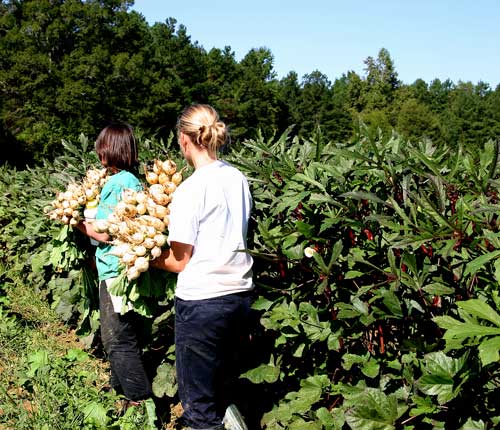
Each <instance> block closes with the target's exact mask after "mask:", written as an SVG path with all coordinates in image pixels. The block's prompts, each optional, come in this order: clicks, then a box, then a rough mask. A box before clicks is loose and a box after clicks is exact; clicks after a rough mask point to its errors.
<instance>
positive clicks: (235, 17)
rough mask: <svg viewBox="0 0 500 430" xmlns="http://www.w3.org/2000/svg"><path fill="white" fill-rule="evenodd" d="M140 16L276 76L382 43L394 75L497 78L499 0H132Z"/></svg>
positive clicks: (350, 59)
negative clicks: (256, 62) (259, 57)
mask: <svg viewBox="0 0 500 430" xmlns="http://www.w3.org/2000/svg"><path fill="white" fill-rule="evenodd" d="M133 9H134V10H136V11H138V12H140V13H141V14H142V15H144V17H145V18H146V20H147V21H148V22H149V23H150V24H153V23H154V22H164V21H165V19H166V18H168V17H173V18H175V19H177V22H178V24H183V25H185V26H186V28H187V33H188V34H189V35H190V36H191V40H192V41H193V42H194V41H197V42H198V43H199V44H200V45H201V46H203V47H204V48H205V49H206V50H210V49H211V48H213V47H216V48H224V46H226V45H229V46H231V48H232V50H233V51H234V52H235V56H236V59H237V60H238V61H239V60H241V58H242V57H244V55H245V54H246V53H247V52H248V51H249V50H250V49H252V48H259V47H266V48H269V49H270V50H271V52H272V53H273V56H274V70H275V72H276V74H277V77H278V78H282V77H284V76H285V75H286V74H287V73H288V72H290V71H291V70H294V71H295V72H297V74H298V75H299V78H301V77H302V76H303V75H304V74H306V73H311V72H312V71H314V70H319V71H320V72H322V73H324V74H325V75H326V76H328V78H329V79H330V81H332V82H333V81H334V80H335V79H336V78H339V77H341V76H342V74H344V73H347V72H348V71H349V70H353V71H355V72H357V73H359V74H360V75H364V63H363V61H364V60H365V59H366V58H367V57H368V56H372V57H376V56H377V54H378V52H379V50H380V49H381V48H386V49H387V50H388V51H389V53H390V54H391V57H392V59H393V61H394V64H395V67H396V71H397V72H398V75H399V78H400V79H401V80H402V81H403V82H405V83H407V84H409V83H412V82H414V81H415V80H416V79H418V78H421V79H423V80H424V81H426V82H431V81H432V80H433V79H435V78H439V79H441V80H445V79H448V78H449V79H451V80H452V81H453V82H455V83H457V82H458V81H459V80H462V81H471V82H472V83H474V84H476V83H477V82H479V81H484V82H487V83H489V84H490V86H491V87H492V88H495V87H496V86H497V85H498V84H500V0H476V1H473V0H419V1H417V0H413V1H410V0H399V1H396V0H341V1H338V0H329V1H328V0H316V1H306V0H301V1H298V0H288V1H284V0H267V1H264V0H250V1H248V0H246V1H241V2H239V1H238V0H231V1H230V0H211V1H207V0H205V1H201V0H184V1H179V0H178V1H175V2H173V1H172V2H170V1H166V0H136V1H135V5H134V6H133Z"/></svg>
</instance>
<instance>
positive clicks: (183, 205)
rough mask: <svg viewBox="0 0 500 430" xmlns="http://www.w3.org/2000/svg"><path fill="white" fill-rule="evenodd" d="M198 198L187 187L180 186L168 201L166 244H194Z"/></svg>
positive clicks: (196, 232)
mask: <svg viewBox="0 0 500 430" xmlns="http://www.w3.org/2000/svg"><path fill="white" fill-rule="evenodd" d="M198 202H199V200H198V198H197V196H195V195H193V193H191V192H189V190H188V189H186V188H183V187H182V186H180V187H179V188H178V189H177V190H176V191H175V193H174V195H173V199H172V203H170V216H169V225H168V244H169V245H170V243H171V242H180V243H185V244H187V245H195V243H196V237H197V236H198V229H199V210H198V208H197V204H198Z"/></svg>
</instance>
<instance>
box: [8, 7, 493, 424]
mask: <svg viewBox="0 0 500 430" xmlns="http://www.w3.org/2000/svg"><path fill="white" fill-rule="evenodd" d="M130 5H131V2H127V1H120V0H116V1H115V0H113V1H109V0H101V1H97V0H90V1H85V2H81V1H77V0H68V1H58V2H52V1H33V0H22V1H12V0H9V1H2V2H1V3H0V8H1V13H0V35H1V37H0V52H2V55H1V57H0V64H1V66H2V67H0V83H1V87H0V88H1V94H2V96H1V98H0V142H1V144H2V147H3V148H5V149H6V150H5V151H2V154H3V157H5V159H4V160H2V161H3V163H2V166H1V167H0V178H1V180H0V197H1V198H0V293H1V294H2V297H1V298H2V302H1V303H3V304H4V306H3V307H1V308H0V311H1V312H2V313H3V314H2V325H1V327H2V330H4V331H5V332H7V334H8V333H10V332H11V331H12V332H13V333H14V332H17V331H16V330H17V329H15V327H14V325H15V323H14V322H12V321H13V319H12V318H13V317H15V311H14V310H10V311H9V304H8V300H7V299H6V298H4V295H5V297H8V295H9V294H15V292H16V291H18V290H17V289H18V288H21V287H23V288H26V287H28V288H30V289H31V290H32V293H33V295H34V296H36V297H41V298H42V299H43V300H46V301H47V302H48V303H50V305H51V306H52V308H53V309H54V311H55V312H56V313H57V314H58V315H59V317H60V318H61V319H62V320H63V321H64V322H66V323H67V324H68V326H69V327H73V328H75V329H76V330H77V333H78V335H79V336H80V337H81V338H82V340H84V341H85V342H86V343H87V345H89V346H94V347H95V346H96V345H98V344H99V339H98V311H97V297H96V292H97V289H96V285H97V284H96V279H95V273H94V271H93V270H92V269H91V257H92V249H91V248H90V247H89V245H88V241H87V240H86V239H85V238H83V237H81V236H79V235H78V234H75V232H73V231H71V230H68V229H66V228H61V227H60V226H58V225H56V224H54V223H50V222H49V221H48V219H47V218H46V217H45V215H44V214H43V208H44V207H45V206H46V205H47V204H48V203H49V201H50V200H52V198H53V196H54V193H55V191H56V190H60V189H63V188H64V187H65V186H66V184H67V183H68V182H69V181H70V180H73V179H75V178H79V177H82V176H83V174H84V172H85V171H86V170H87V169H88V168H89V167H90V166H94V165H97V159H96V157H95V154H94V152H93V145H92V143H91V142H93V137H95V135H96V133H97V131H98V130H99V129H101V127H102V126H103V125H104V124H106V123H107V122H108V121H111V120H117V119H119V120H126V121H128V122H129V123H131V124H132V125H134V126H135V128H136V130H137V134H138V136H139V140H140V149H141V157H142V160H143V161H147V160H151V159H153V158H158V157H160V158H164V157H166V156H168V158H173V159H176V161H178V162H179V164H182V161H181V160H180V154H179V153H178V151H177V149H176V148H175V145H174V143H175V142H174V140H173V134H172V130H173V127H174V124H175V120H176V118H177V116H178V114H179V112H180V111H181V109H182V108H183V107H184V106H185V105H187V104H189V103H191V102H208V103H211V104H213V105H214V106H215V107H216V108H217V109H218V110H219V111H220V113H221V116H222V117H223V118H224V120H226V121H227V123H228V124H229V125H230V127H231V130H232V135H233V137H234V141H233V144H232V145H230V146H229V147H228V148H226V150H225V154H223V157H225V158H227V159H228V160H229V161H230V162H231V163H233V164H234V165H236V166H238V167H239V168H240V169H242V171H243V172H244V173H245V174H246V175H247V177H248V178H249V180H250V183H251V187H252V194H253V197H254V203H255V204H254V206H255V207H254V211H253V214H252V220H251V226H250V234H249V250H250V252H251V253H252V254H253V256H254V260H255V266H254V272H255V283H256V291H257V293H258V299H257V301H256V302H255V306H254V316H255V321H254V324H253V332H252V341H251V343H250V345H249V348H250V349H249V350H248V353H247V354H246V356H245V360H244V361H243V362H242V363H241V364H242V367H243V368H242V377H241V383H242V386H243V387H244V389H243V390H241V393H242V398H241V399H239V400H240V404H241V408H242V410H243V412H244V414H245V416H246V417H247V419H248V421H249V424H250V425H251V428H263V429H268V430H278V429H284V428H286V429H292V430H294V429H297V430H304V429H305V430H308V429H311V430H322V429H325V430H329V429H335V430H336V429H342V430H346V429H354V430H391V429H398V430H399V429H405V430H406V429H408V430H409V429H419V430H420V429H423V430H425V429H447V430H456V429H493V428H496V427H497V426H498V424H499V422H500V416H499V414H498V410H500V405H499V404H498V402H499V400H498V399H499V398H500V396H499V394H500V393H499V386H500V378H499V371H500V369H499V350H500V315H499V312H500V299H499V297H498V281H499V279H500V263H499V262H498V261H499V260H498V256H499V255H500V251H499V250H500V231H499V226H498V212H499V197H498V185H499V174H498V168H499V162H498V161H499V142H498V140H495V139H497V136H498V135H499V131H500V130H499V124H500V87H497V88H496V89H491V88H490V87H489V85H488V84H487V83H483V82H479V83H477V84H472V83H470V82H459V83H457V84H455V83H452V82H450V81H445V82H441V81H439V80H434V81H432V82H430V83H426V82H423V81H422V80H417V81H416V82H414V83H413V84H404V83H402V82H401V81H399V79H398V77H397V72H396V70H395V66H394V64H393V61H392V59H391V57H390V55H389V53H388V52H387V51H386V50H385V49H381V50H380V51H379V53H378V55H377V57H376V58H373V57H368V58H367V59H366V60H365V65H366V69H365V72H366V73H365V75H364V76H359V75H357V74H356V73H354V72H350V71H349V72H347V73H346V74H344V75H343V76H342V77H340V78H337V79H335V81H334V82H333V83H332V82H330V81H329V80H328V79H327V77H326V76H325V75H324V74H322V73H321V72H320V71H313V72H311V73H310V74H307V75H305V76H304V77H302V78H301V79H300V80H299V77H298V76H297V75H296V74H295V73H293V72H291V73H290V74H289V75H288V76H286V77H285V78H283V79H281V80H278V79H276V77H275V73H274V71H273V67H272V62H273V57H272V53H271V52H270V51H269V50H267V49H255V50H252V51H250V52H249V53H248V54H247V55H246V56H245V57H244V58H243V59H242V60H241V61H239V62H237V61H236V60H235V56H234V53H233V52H232V51H231V48H230V47H225V48H224V49H213V50H211V51H209V52H206V51H205V50H204V48H203V47H201V46H199V45H198V44H196V43H192V42H191V40H190V37H189V35H188V34H187V30H186V29H185V28H184V27H183V26H182V25H178V24H177V22H176V21H175V19H169V20H167V21H166V22H165V23H157V24H155V25H153V26H149V25H148V24H147V23H146V22H145V20H144V19H143V18H142V17H141V16H140V15H138V14H137V13H135V12H130V11H129V7H130ZM291 124H294V125H293V126H292V125H291ZM14 166H17V167H14ZM306 249H307V252H308V253H311V254H309V255H312V256H311V257H310V258H309V257H307V256H306V253H305V251H306ZM161 276H162V275H160V274H158V273H154V272H151V276H150V277H149V278H147V279H142V280H141V282H142V284H138V286H137V288H136V291H139V299H141V300H142V302H141V307H140V310H141V314H142V315H143V317H144V336H143V340H144V352H145V355H146V359H147V360H148V363H150V365H151V368H152V369H153V371H154V372H153V373H154V374H153V375H152V376H155V379H154V390H155V394H156V396H157V397H158V398H159V399H162V401H163V402H165V403H175V401H176V399H175V396H176V382H175V372H174V371H173V369H174V361H175V355H174V350H173V346H172V344H173V342H172V334H173V324H172V316H173V314H172V300H171V299H172V291H173V286H174V283H175V279H172V278H168V277H166V278H161ZM158 281H160V284H158ZM153 284H154V285H155V286H154V288H153V287H151V285H153ZM158 285H163V286H164V289H163V290H162V289H161V287H160V288H158ZM146 292H148V293H146ZM151 292H154V294H153V293H151ZM4 307H5V309H4ZM9 336H10V335H9ZM42 358H43V357H42ZM42 358H40V356H38V355H37V356H36V357H35V359H34V361H33V360H32V362H33V363H35V364H36V363H41V367H43V360H42ZM40 360H42V361H40ZM61 360H62V361H58V362H57V363H55V364H54V369H55V368H56V367H57V366H59V365H60V366H63V367H64V366H65V365H66V364H67V363H66V361H65V360H66V358H62V359H61ZM65 363H66V364H65ZM56 364H57V366H56ZM36 366H37V365H36ZM36 366H35V367H36ZM29 369H30V368H29V367H28V368H27V369H26V371H27V372H29ZM32 369H33V367H32ZM37 369H38V367H37ZM36 371H37V370H36V369H34V370H33V376H36ZM25 382H26V381H25ZM92 396H93V397H92V401H94V400H95V399H97V394H96V393H95V392H94V393H92ZM99 401H104V400H102V399H101V400H99ZM78 407H79V406H76V407H75V408H74V409H72V410H77V409H78ZM107 412H108V411H107V410H104V412H103V414H104V415H103V414H101V413H99V414H98V415H99V417H100V418H99V419H102V420H104V421H106V418H105V416H106V414H107ZM96 416H97V415H96ZM96 420H97V418H96ZM98 425H99V424H96V423H92V424H90V423H89V424H88V425H87V427H86V428H95V427H96V426H97V428H99V427H98ZM103 425H104V424H103ZM91 426H94V427H91Z"/></svg>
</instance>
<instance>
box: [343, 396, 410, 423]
mask: <svg viewBox="0 0 500 430" xmlns="http://www.w3.org/2000/svg"><path fill="white" fill-rule="evenodd" d="M348 403H349V409H348V410H347V411H346V414H345V417H346V421H347V424H348V425H349V427H350V428H351V429H353V430H394V429H395V428H396V421H397V419H398V418H399V417H400V416H401V415H402V414H403V413H404V411H405V410H406V406H404V405H398V400H397V397H396V396H395V395H394V394H390V395H386V394H385V393H384V392H383V391H381V390H379V389H376V388H366V389H365V390H363V392H362V393H361V394H358V395H354V396H352V397H349V401H348Z"/></svg>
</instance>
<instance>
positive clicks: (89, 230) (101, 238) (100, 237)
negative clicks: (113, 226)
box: [75, 221, 111, 243]
mask: <svg viewBox="0 0 500 430" xmlns="http://www.w3.org/2000/svg"><path fill="white" fill-rule="evenodd" d="M75 228H76V229H77V230H80V231H81V232H82V233H83V234H84V235H85V236H88V237H90V238H92V239H94V240H97V241H98V242H104V243H108V242H109V240H110V239H111V236H110V235H109V234H108V233H97V232H96V231H95V230H94V228H93V227H92V223H90V222H88V221H80V222H79V223H78V224H76V225H75Z"/></svg>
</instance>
